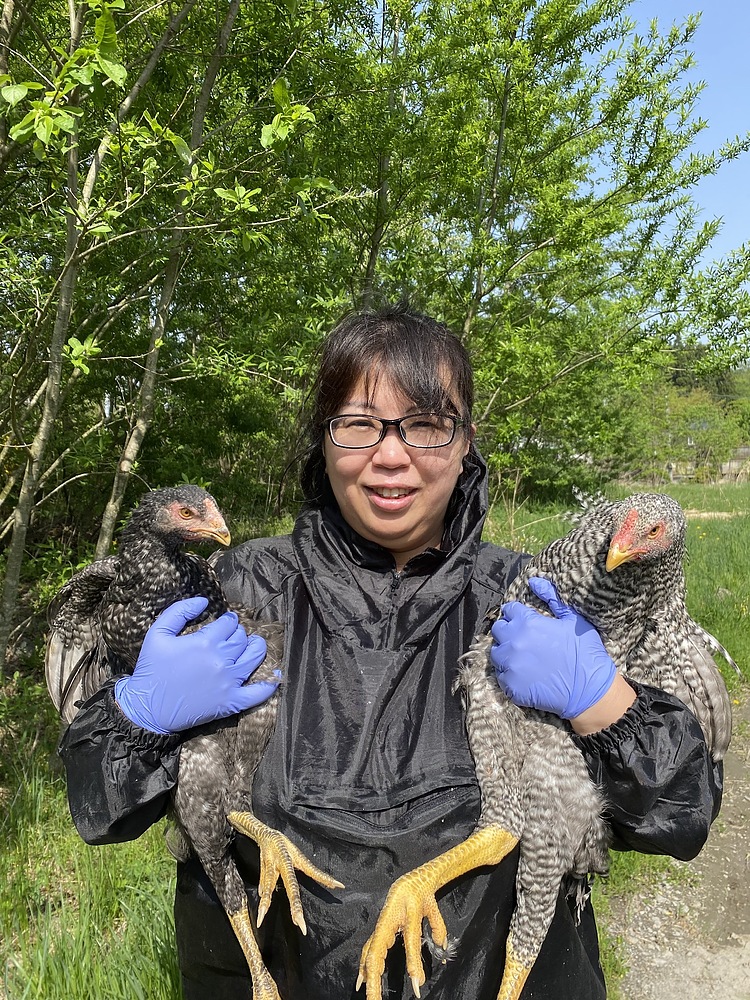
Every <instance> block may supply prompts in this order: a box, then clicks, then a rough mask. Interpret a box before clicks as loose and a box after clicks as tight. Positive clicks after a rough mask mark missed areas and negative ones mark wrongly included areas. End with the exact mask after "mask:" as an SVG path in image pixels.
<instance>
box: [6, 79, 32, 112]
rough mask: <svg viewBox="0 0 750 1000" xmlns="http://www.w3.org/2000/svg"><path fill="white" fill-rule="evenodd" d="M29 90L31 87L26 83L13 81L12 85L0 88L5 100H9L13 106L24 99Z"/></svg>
mask: <svg viewBox="0 0 750 1000" xmlns="http://www.w3.org/2000/svg"><path fill="white" fill-rule="evenodd" d="M28 92H29V88H28V87H27V86H26V84H25V83H12V84H10V86H8V87H3V88H2V90H0V94H2V98H3V100H4V101H7V102H8V104H10V106H11V107H12V108H14V107H15V106H16V105H17V104H18V103H19V102H20V101H22V100H23V99H24V97H26V94H27V93H28Z"/></svg>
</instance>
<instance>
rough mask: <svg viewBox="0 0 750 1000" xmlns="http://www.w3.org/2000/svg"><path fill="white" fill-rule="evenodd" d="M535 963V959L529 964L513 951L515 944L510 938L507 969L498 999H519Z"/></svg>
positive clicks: (506, 958) (506, 954)
mask: <svg viewBox="0 0 750 1000" xmlns="http://www.w3.org/2000/svg"><path fill="white" fill-rule="evenodd" d="M533 964H534V960H533V959H532V960H531V962H530V963H529V964H528V965H527V964H525V963H524V962H522V961H521V959H520V958H518V957H517V956H516V955H515V954H514V953H513V945H512V944H511V942H510V938H508V943H507V945H506V946H505V971H504V972H503V981H502V983H500V992H499V993H498V994H497V1000H519V997H520V996H521V991H522V990H523V988H524V986H525V985H526V980H527V979H528V978H529V973H530V972H531V969H532V966H533Z"/></svg>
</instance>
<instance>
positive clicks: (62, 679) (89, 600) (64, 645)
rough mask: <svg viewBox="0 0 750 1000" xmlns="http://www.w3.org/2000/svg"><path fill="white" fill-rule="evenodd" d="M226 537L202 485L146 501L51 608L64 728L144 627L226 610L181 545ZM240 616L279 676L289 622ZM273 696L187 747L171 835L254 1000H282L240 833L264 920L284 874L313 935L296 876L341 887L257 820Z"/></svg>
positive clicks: (51, 647) (128, 654)
mask: <svg viewBox="0 0 750 1000" xmlns="http://www.w3.org/2000/svg"><path fill="white" fill-rule="evenodd" d="M229 541H230V535H229V531H228V530H227V526H226V523H225V521H224V518H223V517H222V515H221V512H220V511H219V509H218V507H217V505H216V502H215V500H214V499H213V497H211V496H210V495H209V494H208V493H206V491H205V490H203V489H201V488H200V487H197V486H191V485H184V486H178V487H175V488H169V489H161V490H154V491H153V492H151V493H148V494H146V496H145V497H144V498H143V499H142V501H141V503H140V504H139V506H138V507H137V508H136V509H135V510H134V511H133V513H132V514H131V515H130V518H129V520H128V522H127V524H126V526H125V528H124V529H123V531H122V534H121V537H120V544H119V551H118V554H117V555H116V556H110V557H108V558H106V559H101V560H98V561H96V562H94V563H92V564H91V565H90V566H88V567H86V569H84V570H82V571H81V572H80V573H77V574H76V575H75V576H74V577H73V578H72V579H71V581H70V582H69V583H68V584H66V586H65V587H63V588H62V590H61V591H60V593H59V594H58V595H57V596H56V597H55V599H54V600H53V601H52V603H51V605H50V634H49V638H48V642H47V656H46V661H45V670H46V678H47V686H48V689H49V692H50V695H51V697H52V700H53V701H54V703H55V706H56V707H57V709H58V711H59V712H60V714H61V715H62V717H63V719H64V720H65V721H67V722H70V721H71V720H72V718H73V716H74V715H75V713H76V711H77V704H78V703H80V701H81V700H82V699H86V698H87V697H89V696H90V695H92V694H93V693H94V692H95V691H96V690H98V689H99V687H100V686H101V685H102V683H103V682H104V681H105V680H106V679H107V678H109V677H112V676H114V675H116V674H121V673H124V672H132V670H133V668H134V666H135V663H136V660H137V658H138V652H139V650H140V647H141V643H142V642H143V638H144V636H145V634H146V632H147V630H148V628H149V627H150V625H151V624H152V623H153V621H154V619H155V618H156V617H157V616H158V615H159V614H160V613H161V612H162V611H163V610H164V609H165V608H166V607H168V606H169V605H170V604H173V603H174V602H175V601H177V600H180V599H182V598H186V597H192V596H194V595H203V596H205V597H207V598H208V601H209V603H208V608H207V609H206V611H205V612H204V613H203V615H202V616H201V617H200V619H198V620H197V624H202V623H203V622H205V621H209V620H213V619H214V618H216V617H218V616H219V615H221V614H223V613H224V612H225V611H226V610H228V604H227V601H226V600H225V598H224V595H223V593H222V590H221V585H220V584H219V581H218V579H217V577H216V574H215V573H214V571H213V569H212V568H211V566H210V565H209V563H208V562H207V561H206V560H205V559H202V558H201V557H200V556H197V555H195V554H193V553H190V552H186V551H185V546H186V545H189V544H191V543H196V542H219V543H221V544H222V545H228V544H229ZM232 610H234V611H235V612H236V613H237V615H238V617H239V620H240V622H241V623H242V625H243V626H244V627H245V629H246V630H247V631H248V632H257V633H259V634H261V635H263V637H264V638H265V639H266V641H267V643H268V655H267V657H266V659H265V661H264V662H263V664H262V665H261V666H260V667H259V668H258V670H257V671H256V672H255V673H254V674H253V676H252V678H251V680H252V681H257V680H269V679H273V677H274V674H273V671H274V669H278V668H280V667H281V665H282V661H283V629H282V626H281V625H278V624H276V623H268V622H265V623H264V622H258V621H254V620H253V618H252V616H251V615H250V613H249V612H248V611H247V609H244V608H233V609H232ZM195 625H196V623H193V625H192V626H191V627H195ZM277 698H278V694H275V695H273V696H272V697H271V698H270V699H269V700H268V701H267V702H265V703H264V704H262V705H259V706H258V707H257V708H255V709H251V710H250V711H247V712H243V713H241V714H240V715H237V716H232V717H231V718H229V719H222V720H219V721H217V722H213V723H209V724H207V725H204V726H200V727H198V728H196V729H195V730H193V731H192V733H191V735H190V736H189V737H188V738H186V739H185V741H184V743H183V744H182V746H181V749H180V767H179V775H178V781H177V786H176V788H175V790H174V793H173V807H174V818H175V820H176V828H175V829H174V830H172V831H171V833H170V835H169V837H168V843H169V847H170V850H171V851H172V853H173V854H174V855H175V856H176V857H177V858H178V860H185V859H186V857H187V855H188V854H189V852H190V851H191V850H192V851H194V852H195V854H196V855H197V856H198V858H199V859H200V861H201V864H202V865H203V867H204V869H205V871H206V874H207V875H208V877H209V878H210V879H211V882H212V883H213V885H214V887H215V889H216V893H217V895H218V897H219V899H220V901H221V903H222V906H223V907H224V909H225V910H226V912H227V914H228V916H229V919H230V922H231V924H232V927H233V929H234V932H235V934H236V936H237V939H238V940H239V942H240V945H241V946H242V950H243V952H244V954H245V957H246V959H247V962H248V966H249V968H250V973H251V976H252V981H253V998H254V1000H279V994H278V991H277V989H276V985H275V983H274V981H273V979H272V978H271V976H270V974H269V973H268V971H267V969H266V968H265V966H264V964H263V960H262V958H261V954H260V950H259V948H258V945H257V942H256V940H255V933H254V930H253V926H252V921H251V918H250V914H249V912H248V906H247V895H246V892H245V886H244V884H243V882H242V878H241V876H240V874H239V872H238V870H237V867H236V865H235V863H234V860H233V857H232V853H231V844H232V840H233V839H234V830H235V829H236V830H238V831H239V832H241V833H243V834H245V835H247V836H248V837H251V838H252V839H253V840H255V841H256V843H257V844H258V846H259V848H260V859H261V861H260V863H261V867H260V884H259V897H260V902H259V907H258V918H257V919H258V923H260V922H261V921H262V920H263V917H264V915H265V913H266V911H267V909H268V907H269V905H270V901H271V895H272V893H273V890H274V888H275V886H276V884H277V882H278V879H279V877H280V878H281V880H282V882H283V884H284V886H285V888H286V892H287V896H288V898H289V904H290V908H291V912H292V919H293V920H294V922H295V923H296V924H297V926H298V927H299V928H300V929H301V930H302V932H303V933H305V932H306V927H305V921H304V915H303V913H302V905H301V902H300V897H299V888H298V885H297V879H296V876H295V873H294V869H295V868H298V869H299V870H301V871H303V872H305V873H306V874H307V875H309V876H310V877H312V878H313V879H315V880H316V881H318V882H319V883H320V884H321V885H323V886H325V887H326V888H339V887H341V883H339V882H337V881H336V880H335V879H332V878H330V877H329V876H328V875H326V874H325V873H324V872H322V871H320V870H319V869H318V868H316V867H315V866H314V865H313V864H311V862H309V861H308V860H307V859H306V858H305V857H304V855H302V854H301V852H300V851H298V850H297V848H296V847H295V846H294V845H293V844H292V843H291V842H290V841H289V840H287V838H286V837H284V836H283V835H282V834H279V833H277V832H276V831H275V830H272V829H270V828H269V827H267V826H265V824H263V823H261V822H260V820H258V819H257V818H256V817H255V816H254V815H253V813H252V786H253V777H254V775H255V771H256V769H257V767H258V764H259V763H260V760H261V757H262V755H263V752H264V750H265V748H266V746H267V744H268V740H269V738H270V736H271V733H272V731H273V727H274V724H275V721H276V707H277Z"/></svg>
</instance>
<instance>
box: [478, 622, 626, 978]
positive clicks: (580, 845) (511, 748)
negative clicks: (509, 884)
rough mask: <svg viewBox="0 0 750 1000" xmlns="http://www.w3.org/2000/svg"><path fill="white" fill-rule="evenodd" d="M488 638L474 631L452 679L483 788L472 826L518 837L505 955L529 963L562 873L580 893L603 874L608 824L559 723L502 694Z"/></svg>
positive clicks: (549, 915)
mask: <svg viewBox="0 0 750 1000" xmlns="http://www.w3.org/2000/svg"><path fill="white" fill-rule="evenodd" d="M491 645H492V640H491V638H490V637H488V636H481V637H478V638H477V639H476V640H475V641H474V643H473V644H472V646H471V648H470V650H469V652H468V653H466V654H465V655H464V656H463V657H462V664H461V668H460V671H459V685H460V687H461V692H462V697H463V699H464V706H465V713H466V726H467V730H468V733H469V739H470V743H471V747H472V752H473V754H474V761H475V766H476V771H477V779H478V781H479V786H480V789H481V793H482V810H481V816H480V820H479V823H478V828H482V827H484V826H488V825H490V824H494V825H497V826H500V827H502V828H503V829H506V830H509V831H510V833H512V834H513V835H514V836H516V837H518V838H519V841H520V852H519V861H518V872H517V875H516V907H515V910H514V912H513V916H512V918H511V924H510V940H511V942H512V946H513V953H514V955H515V956H516V957H517V958H519V959H521V960H522V961H523V962H525V963H526V964H527V965H532V964H533V962H534V959H535V958H536V956H537V955H538V954H539V949H540V948H541V946H542V943H543V941H544V938H545V936H546V934H547V930H548V929H549V925H550V923H551V921H552V916H553V914H554V911H555V906H556V903H557V897H558V893H559V889H560V885H561V883H562V881H563V879H565V878H567V879H568V880H569V881H570V883H571V885H573V886H575V887H576V888H574V889H573V890H572V891H574V892H576V894H577V896H578V908H579V911H580V908H582V906H583V904H584V903H585V900H586V898H587V897H588V874H589V873H590V872H597V873H601V874H605V873H606V872H607V867H608V854H607V849H608V845H609V839H610V838H609V829H608V826H607V824H606V822H605V821H604V819H603V808H604V802H603V798H602V795H601V793H600V792H599V790H598V789H597V787H596V786H595V785H594V784H593V782H592V781H591V780H590V778H589V774H588V769H587V767H586V764H585V762H584V760H583V757H582V756H581V754H580V752H579V750H578V749H577V748H576V746H575V745H574V744H573V742H572V740H571V739H570V734H569V729H568V727H567V724H566V723H564V722H563V721H562V720H561V719H558V718H557V717H556V716H552V715H548V714H546V713H542V712H536V711H533V710H531V709H524V708H519V707H518V706H517V705H514V704H513V703H512V702H511V701H509V700H508V698H506V696H505V695H504V694H503V692H502V691H501V689H500V688H499V687H498V684H497V681H496V680H495V675H494V670H493V669H492V666H491V663H490V659H489V649H490V646H491Z"/></svg>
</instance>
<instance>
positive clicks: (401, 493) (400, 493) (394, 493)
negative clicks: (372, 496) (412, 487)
mask: <svg viewBox="0 0 750 1000" xmlns="http://www.w3.org/2000/svg"><path fill="white" fill-rule="evenodd" d="M373 492H374V493H377V495H378V496H379V497H388V498H390V497H405V496H406V494H407V493H409V492H410V491H409V490H399V489H385V488H378V487H373Z"/></svg>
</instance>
